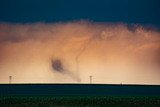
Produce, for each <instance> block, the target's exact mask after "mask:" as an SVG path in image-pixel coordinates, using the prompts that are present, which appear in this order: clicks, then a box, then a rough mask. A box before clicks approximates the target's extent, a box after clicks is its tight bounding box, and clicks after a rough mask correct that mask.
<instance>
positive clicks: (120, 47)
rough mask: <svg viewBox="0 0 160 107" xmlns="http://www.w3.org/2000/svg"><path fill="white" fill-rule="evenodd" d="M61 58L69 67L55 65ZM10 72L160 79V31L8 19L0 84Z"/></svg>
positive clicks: (28, 79)
mask: <svg viewBox="0 0 160 107" xmlns="http://www.w3.org/2000/svg"><path fill="white" fill-rule="evenodd" d="M57 58H58V59H59V60H61V62H62V63H63V67H64V70H65V72H62V73H60V72H56V71H55V70H54V69H53V68H52V67H51V60H54V59H57ZM10 75H12V81H13V82H14V83H77V82H79V83H88V82H89V76H90V75H92V76H93V83H110V84H112V83H113V84H119V83H124V84H160V79H159V78H160V32H159V31H155V30H152V29H149V30H148V29H145V27H143V26H140V25H135V26H133V28H132V29H131V28H129V27H127V25H125V24H122V23H121V24H105V23H91V22H85V21H79V22H68V23H57V24H45V23H34V24H4V23H3V24H0V83H8V77H9V76H10ZM71 75H72V76H71ZM76 78H78V79H79V80H80V81H77V79H76Z"/></svg>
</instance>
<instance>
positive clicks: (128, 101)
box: [0, 96, 160, 107]
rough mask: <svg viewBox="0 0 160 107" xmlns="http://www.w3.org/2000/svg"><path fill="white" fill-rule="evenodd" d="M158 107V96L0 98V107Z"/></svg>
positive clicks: (159, 102)
mask: <svg viewBox="0 0 160 107" xmlns="http://www.w3.org/2000/svg"><path fill="white" fill-rule="evenodd" d="M59 106H60V107H104V106H105V107H160V97H158V96H106V97H100V96H99V97H98V96H97V97H73V96H72V97H71V96H70V97H69V96H68V97H66V96H64V97H62V96H61V97H51V96H50V97H49V96H32V97H31V96H19V97H18V96H17V97H13V96H12V97H1V98H0V107H59Z"/></svg>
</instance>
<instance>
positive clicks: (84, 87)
mask: <svg viewBox="0 0 160 107" xmlns="http://www.w3.org/2000/svg"><path fill="white" fill-rule="evenodd" d="M0 107H160V85H115V84H114V85H113V84H0Z"/></svg>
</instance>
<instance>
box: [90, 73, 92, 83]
mask: <svg viewBox="0 0 160 107" xmlns="http://www.w3.org/2000/svg"><path fill="white" fill-rule="evenodd" d="M89 80H90V84H92V76H91V75H90V76H89Z"/></svg>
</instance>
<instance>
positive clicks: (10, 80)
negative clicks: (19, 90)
mask: <svg viewBox="0 0 160 107" xmlns="http://www.w3.org/2000/svg"><path fill="white" fill-rule="evenodd" d="M11 83H12V76H9V84H11Z"/></svg>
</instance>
